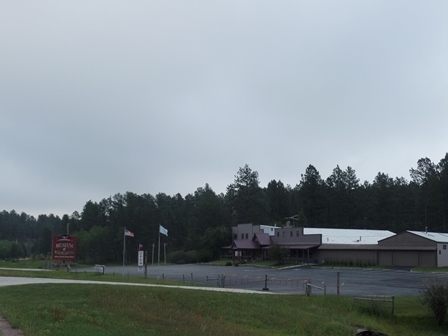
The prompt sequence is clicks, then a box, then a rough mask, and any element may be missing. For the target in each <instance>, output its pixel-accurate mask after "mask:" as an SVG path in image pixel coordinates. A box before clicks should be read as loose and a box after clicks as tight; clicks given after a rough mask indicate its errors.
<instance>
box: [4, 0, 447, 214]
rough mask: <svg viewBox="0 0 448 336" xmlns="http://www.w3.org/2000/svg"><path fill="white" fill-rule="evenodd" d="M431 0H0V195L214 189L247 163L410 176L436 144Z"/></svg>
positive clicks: (29, 199) (17, 205) (440, 51)
mask: <svg viewBox="0 0 448 336" xmlns="http://www.w3.org/2000/svg"><path fill="white" fill-rule="evenodd" d="M447 22H448V4H447V3H446V2H445V1H430V2H427V3H418V2H409V1H395V2H393V3H390V2H388V1H363V2H359V1H343V2H332V1H320V2H297V1H284V2H281V3H274V2H273V3H269V2H261V3H260V2H259V1H245V2H239V1H219V2H209V1H171V2H158V1H133V2H132V3H125V2H119V1H96V2H94V3H92V2H88V1H76V2H75V1H64V2H63V3H54V2H49V1H40V2H39V3H34V2H31V1H28V2H15V1H7V2H5V3H3V4H2V5H1V10H0V31H2V32H3V33H2V34H1V35H0V42H1V45H2V55H1V56H0V58H1V62H0V141H1V143H2V145H1V146H0V176H1V177H0V204H1V205H2V208H3V209H6V210H10V209H16V210H17V211H25V212H27V213H33V214H39V213H49V212H53V213H56V214H63V213H69V214H70V213H72V212H73V211H75V210H76V211H81V210H82V206H83V204H84V203H85V202H86V201H87V200H89V199H92V200H94V201H98V200H100V199H101V198H104V197H108V196H110V195H113V194H115V193H118V192H126V191H133V192H136V193H151V194H156V193H158V192H165V193H167V194H175V193H177V192H179V193H181V194H182V195H185V194H187V193H192V192H194V191H195V190H196V188H198V187H201V186H204V185H205V183H209V184H210V186H211V187H212V188H213V189H214V190H215V191H216V192H224V191H225V188H226V186H227V185H228V184H229V183H232V182H233V179H234V175H235V174H236V172H237V171H238V168H239V167H241V166H243V165H244V164H246V163H247V164H249V165H250V167H251V168H252V169H254V170H257V171H258V172H259V175H260V180H261V184H262V186H266V185H267V183H268V182H269V181H270V180H272V179H276V180H282V181H283V182H284V183H285V184H290V185H292V186H294V185H295V184H297V183H299V181H300V175H301V174H303V173H304V172H305V169H306V167H307V166H308V165H309V164H313V165H314V166H315V167H316V168H317V169H318V170H319V171H320V173H321V175H322V177H323V178H326V177H328V175H329V174H331V171H332V170H333V169H334V168H335V167H336V165H340V166H341V167H342V168H345V167H347V166H351V167H353V168H354V169H355V170H356V172H357V174H358V177H359V178H360V179H361V180H362V181H363V180H368V181H372V180H373V179H374V177H375V176H376V174H377V173H378V172H380V171H381V172H385V173H388V174H389V175H390V176H391V177H397V176H398V177H401V176H403V177H405V178H408V179H409V175H408V170H409V168H411V167H415V166H416V161H417V160H418V159H419V158H421V157H430V158H431V159H432V160H433V161H436V162H438V161H439V160H440V159H441V158H442V157H443V156H444V155H445V153H446V151H447V147H446V144H447V143H448V135H447V132H446V131H445V129H446V126H445V125H446V124H447V121H448V120H447V119H448V115H447V113H446V110H447V106H448V102H447V98H446V94H445V92H444V89H445V88H446V86H447V84H448V66H447V63H446V59H447V58H448V57H447V56H448V45H447V42H446V32H447V28H448V23H447Z"/></svg>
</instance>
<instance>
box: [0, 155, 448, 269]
mask: <svg viewBox="0 0 448 336" xmlns="http://www.w3.org/2000/svg"><path fill="white" fill-rule="evenodd" d="M409 173H410V180H409V181H408V180H406V179H405V178H403V177H396V178H392V177H390V176H388V175H387V174H386V173H381V172H380V173H378V174H377V176H376V177H375V178H374V180H373V182H372V183H370V182H367V181H365V182H363V183H360V181H359V179H358V178H357V176H356V172H355V170H354V169H353V168H351V167H347V168H345V169H342V168H340V167H339V166H336V168H334V169H333V171H332V173H331V175H330V176H329V177H327V178H326V179H323V178H322V177H321V176H320V173H319V171H318V170H317V169H316V168H315V167H314V166H313V165H309V166H308V167H307V168H306V171H305V173H304V174H302V175H301V179H300V181H299V183H298V184H297V185H296V186H294V187H291V186H290V185H284V184H283V183H282V182H281V181H280V180H279V181H277V180H272V181H270V182H269V183H268V184H267V186H266V187H261V186H260V182H259V177H258V172H257V171H255V170H252V169H251V168H250V167H249V166H248V165H247V164H246V165H245V166H244V167H240V168H239V170H238V172H237V174H236V175H235V179H234V182H233V183H231V184H230V185H228V187H227V189H226V192H225V193H220V194H217V193H215V192H214V191H213V189H212V188H211V187H210V186H209V185H208V184H206V185H205V186H204V187H200V188H198V189H197V190H196V191H195V192H194V193H191V194H188V195H186V196H185V197H183V196H182V195H180V194H176V195H174V196H170V195H166V194H164V193H159V194H156V195H151V194H142V195H138V194H135V193H133V192H126V193H125V194H116V195H113V196H110V197H108V198H104V199H102V200H101V201H99V202H94V201H92V200H89V201H87V202H86V204H85V205H84V207H83V210H82V212H81V213H78V212H77V211H75V212H73V213H72V214H71V215H68V214H66V215H63V216H62V218H60V217H59V216H54V215H53V214H50V215H39V216H38V218H37V219H36V218H34V217H33V216H29V215H27V214H26V213H23V212H22V213H21V214H18V213H16V212H15V211H14V210H12V211H10V212H7V211H3V212H1V213H0V258H5V257H8V256H13V257H17V256H18V255H20V254H23V255H48V254H49V253H50V250H51V237H52V235H55V234H65V233H66V232H67V231H69V232H70V234H73V235H76V236H77V237H78V245H79V246H78V256H79V259H80V260H82V261H86V262H120V261H121V260H122V256H123V230H124V227H126V228H128V229H129V230H130V231H132V232H133V233H134V236H135V238H127V243H126V248H127V250H128V252H127V253H126V254H127V256H129V260H128V261H129V262H135V260H136V257H137V255H136V253H129V252H132V251H136V250H137V246H138V244H142V245H144V248H145V250H148V251H151V249H152V248H153V246H154V247H155V249H156V250H157V243H158V239H157V238H158V234H159V232H158V230H159V224H161V225H163V226H164V227H165V228H167V229H168V230H169V236H168V237H167V238H165V237H163V239H162V243H167V250H168V251H169V252H173V251H195V258H196V259H198V260H204V261H205V260H209V259H213V258H216V257H218V256H219V253H220V248H221V247H222V246H226V245H229V244H230V243H231V239H232V237H231V229H230V228H231V227H232V226H235V225H237V224H239V223H254V224H265V225H278V226H282V225H284V224H285V222H286V221H287V220H288V218H290V217H292V216H293V215H294V217H293V219H289V220H294V223H293V224H294V225H296V226H305V227H326V228H357V229H363V228H364V229H384V230H390V231H393V232H401V231H404V230H419V231H422V230H425V229H427V230H430V231H437V232H446V231H447V218H448V153H447V154H446V155H445V157H444V158H442V159H441V160H440V161H439V163H434V162H432V161H431V160H430V159H428V158H422V159H420V160H418V161H417V166H416V167H415V168H411V169H410V170H409ZM295 215H297V216H295ZM6 242H9V243H6ZM11 242H15V244H12V243H11ZM17 244H19V245H20V248H21V249H19V248H18V247H17ZM13 246H14V247H13ZM8 249H9V252H8Z"/></svg>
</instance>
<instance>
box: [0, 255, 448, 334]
mask: <svg viewBox="0 0 448 336" xmlns="http://www.w3.org/2000/svg"><path fill="white" fill-rule="evenodd" d="M14 265H15V267H20V268H35V267H31V266H30V267H26V266H24V265H23V264H19V263H14ZM0 267H11V266H6V265H2V264H0ZM0 276H30V277H36V276H38V277H49V278H67V279H79V280H101V281H115V282H120V281H122V282H140V283H163V284H164V285H167V284H176V282H174V281H169V280H163V281H162V280H157V279H149V278H148V279H143V278H141V277H139V278H137V277H128V276H123V275H115V276H113V275H109V274H106V275H101V276H98V275H96V274H94V273H88V272H87V273H86V272H79V273H76V272H70V273H69V272H66V271H64V270H59V271H57V270H51V271H45V272H33V271H19V270H14V271H10V270H0ZM367 308H369V307H367ZM389 309H390V306H384V307H379V308H378V307H375V309H373V313H372V310H371V311H370V312H369V311H368V309H365V307H364V308H361V307H360V306H359V305H357V304H356V303H354V302H353V301H352V299H351V297H335V296H326V297H324V296H311V297H307V296H301V295H255V294H234V293H220V292H203V291H195V290H189V289H176V288H147V287H128V286H119V285H118V286H107V285H78V284H46V285H23V286H11V287H0V315H2V316H4V317H5V318H6V319H7V320H8V321H10V323H11V324H12V325H13V327H16V328H19V329H22V330H23V331H24V332H25V334H26V335H33V336H34V335H69V336H70V335H99V336H101V335H131V336H132V335H161V336H163V335H186V336H188V335H216V336H220V335H223V336H224V335H226V336H229V335H249V336H250V335H261V336H263V335H304V336H315V335H335V336H337V335H350V336H351V335H354V334H355V330H356V329H357V328H358V327H362V328H366V329H370V330H374V331H379V332H383V333H385V334H387V335H390V336H392V335H394V336H399V335H428V336H431V335H446V334H448V325H447V324H445V325H444V326H443V327H441V328H439V327H436V325H435V323H434V320H433V318H432V316H431V315H430V314H429V313H428V312H427V311H426V310H425V309H424V307H423V306H422V305H421V304H420V302H419V298H418V297H407V298H404V297H398V298H396V299H395V315H394V316H390V315H389V314H388V311H389Z"/></svg>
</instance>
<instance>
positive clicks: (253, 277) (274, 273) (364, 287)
mask: <svg viewBox="0 0 448 336" xmlns="http://www.w3.org/2000/svg"><path fill="white" fill-rule="evenodd" d="M86 270H87V271H93V268H88V269H77V270H76V271H78V272H83V271H86ZM74 271H75V270H74ZM105 273H106V274H115V275H116V276H127V275H132V276H141V277H144V272H143V271H139V270H138V267H136V266H125V267H120V266H114V267H106V268H105ZM338 274H339V283H340V287H339V291H340V294H341V295H392V296H416V295H419V294H420V291H421V290H422V289H423V283H424V281H425V280H426V279H429V278H433V279H446V280H448V274H447V273H420V272H409V271H405V270H378V269H344V268H321V267H294V268H285V269H278V270H277V269H270V268H260V267H254V266H238V267H234V266H212V265H204V264H191V265H163V266H162V265H160V266H149V267H148V277H149V278H159V279H173V280H178V281H183V282H185V283H191V282H193V283H196V284H202V285H204V284H205V285H207V286H210V287H218V280H217V278H218V276H219V278H221V277H222V276H225V286H226V287H227V288H240V289H249V290H254V291H262V289H263V288H268V289H269V291H270V292H275V293H284V294H303V293H304V282H305V281H311V283H312V284H313V285H316V286H319V287H322V288H323V287H324V286H325V287H326V292H327V294H337V278H338ZM313 293H314V294H318V295H319V294H323V292H322V291H321V290H318V289H313Z"/></svg>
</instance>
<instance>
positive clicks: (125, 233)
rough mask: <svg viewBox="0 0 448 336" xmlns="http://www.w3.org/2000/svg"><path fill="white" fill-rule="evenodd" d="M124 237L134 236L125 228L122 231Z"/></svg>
mask: <svg viewBox="0 0 448 336" xmlns="http://www.w3.org/2000/svg"><path fill="white" fill-rule="evenodd" d="M124 235H125V236H126V237H134V234H133V233H132V232H131V231H129V230H128V229H126V228H125V229H124Z"/></svg>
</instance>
